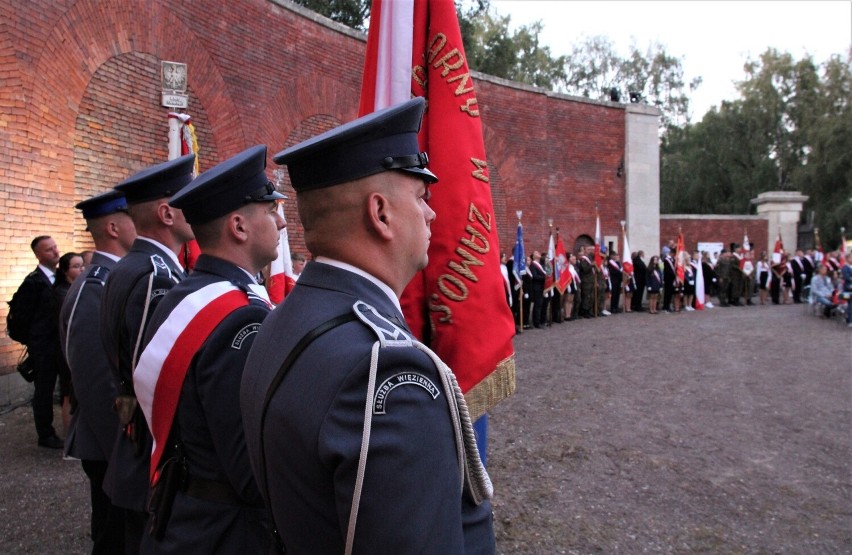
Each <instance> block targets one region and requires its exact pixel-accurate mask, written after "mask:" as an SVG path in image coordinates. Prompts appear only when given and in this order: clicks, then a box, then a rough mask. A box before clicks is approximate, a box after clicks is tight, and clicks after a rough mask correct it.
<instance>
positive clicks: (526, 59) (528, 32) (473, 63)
mask: <svg viewBox="0 0 852 555" xmlns="http://www.w3.org/2000/svg"><path fill="white" fill-rule="evenodd" d="M456 13H457V14H458V17H459V27H460V29H461V34H462V42H463V44H464V51H465V54H466V56H467V62H468V65H469V66H470V67H471V69H475V70H477V71H481V72H482V73H487V74H489V75H494V76H496V77H502V78H504V79H510V80H512V81H518V82H521V83H526V84H528V85H534V86H537V87H543V88H549V89H554V88H555V87H556V86H557V85H558V84H559V83H560V82H561V81H562V80H564V78H565V73H564V69H563V66H564V63H565V57H564V56H559V57H556V58H554V57H553V56H552V55H551V53H550V47H548V46H543V45H541V44H540V42H539V34H540V33H541V29H542V23H541V22H540V21H536V22H535V23H532V24H530V25H523V26H521V27H519V28H518V29H516V30H515V31H514V32H511V31H509V25H510V24H511V17H510V16H505V17H503V16H499V15H497V14H496V13H495V12H494V10H493V9H492V8H491V5H490V3H489V2H488V1H487V0H480V1H477V2H473V3H469V4H468V6H467V7H465V6H464V5H463V4H462V3H457V4H456Z"/></svg>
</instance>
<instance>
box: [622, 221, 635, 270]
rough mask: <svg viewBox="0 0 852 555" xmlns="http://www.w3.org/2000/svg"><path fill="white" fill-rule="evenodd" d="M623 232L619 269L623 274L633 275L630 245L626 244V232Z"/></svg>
mask: <svg viewBox="0 0 852 555" xmlns="http://www.w3.org/2000/svg"><path fill="white" fill-rule="evenodd" d="M622 231H623V232H624V244H623V245H622V247H621V267H622V269H623V270H624V272H625V273H628V274H632V273H633V258H631V256H630V245H628V244H627V230H624V229H623V230H622Z"/></svg>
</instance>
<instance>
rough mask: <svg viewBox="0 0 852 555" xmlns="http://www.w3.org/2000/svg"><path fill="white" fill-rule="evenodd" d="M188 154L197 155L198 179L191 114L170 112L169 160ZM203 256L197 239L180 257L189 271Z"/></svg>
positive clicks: (196, 150)
mask: <svg viewBox="0 0 852 555" xmlns="http://www.w3.org/2000/svg"><path fill="white" fill-rule="evenodd" d="M187 154H195V164H193V166H192V177H193V178H196V177H198V173H199V167H200V166H199V162H198V137H197V136H196V134H195V126H194V125H193V124H192V117H191V116H190V115H189V114H179V113H177V112H169V160H174V159H175V158H179V157H181V156H185V155H187ZM200 254H201V248H199V246H198V243H197V242H196V241H195V239H192V240H190V241H188V242H186V243H184V245H183V248H182V249H181V252H180V254H179V256H178V258H179V260H180V262H181V264H183V267H184V268H186V269H187V271H189V270H191V269H193V268H194V267H195V261H196V260H198V255H200Z"/></svg>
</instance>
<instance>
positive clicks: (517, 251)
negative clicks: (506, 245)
mask: <svg viewBox="0 0 852 555" xmlns="http://www.w3.org/2000/svg"><path fill="white" fill-rule="evenodd" d="M512 257H513V258H514V259H515V261H514V264H513V267H512V271H513V272H514V274H515V278H516V279H517V280H518V281H520V280H521V276H522V275H524V272H526V271H527V257H526V255H524V227H523V226H522V225H521V224H520V223H518V238H517V239H515V248H514V250H513V251H512Z"/></svg>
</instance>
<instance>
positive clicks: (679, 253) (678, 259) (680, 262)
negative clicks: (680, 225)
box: [675, 233, 686, 283]
mask: <svg viewBox="0 0 852 555" xmlns="http://www.w3.org/2000/svg"><path fill="white" fill-rule="evenodd" d="M685 273H686V251H685V250H684V249H683V233H678V234H677V246H676V247H675V275H676V276H677V280H678V281H679V282H680V283H683V280H684V275H685Z"/></svg>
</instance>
